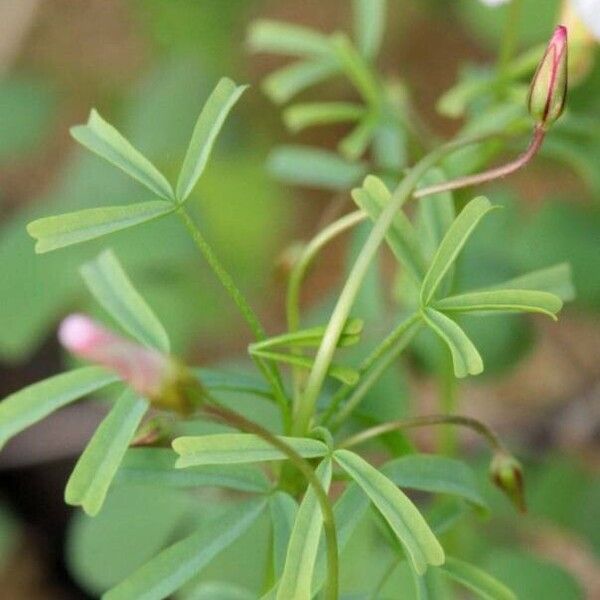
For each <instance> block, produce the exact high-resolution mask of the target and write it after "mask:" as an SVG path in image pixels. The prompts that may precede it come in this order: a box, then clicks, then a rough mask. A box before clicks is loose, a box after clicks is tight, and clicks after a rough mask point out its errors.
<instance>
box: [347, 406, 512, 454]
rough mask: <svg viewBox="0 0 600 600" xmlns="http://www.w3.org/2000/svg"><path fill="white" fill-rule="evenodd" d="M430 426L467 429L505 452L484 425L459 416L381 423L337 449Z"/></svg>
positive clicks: (496, 448)
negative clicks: (385, 435)
mask: <svg viewBox="0 0 600 600" xmlns="http://www.w3.org/2000/svg"><path fill="white" fill-rule="evenodd" d="M430 425H460V426H462V427H468V428H469V429H472V430H473V431H475V432H476V433H478V434H479V435H481V436H482V437H483V438H485V440H486V441H487V443H488V444H489V446H490V447H491V448H492V449H493V450H494V451H505V448H504V444H503V443H502V441H501V440H500V438H499V437H498V435H497V434H496V433H495V432H494V431H493V430H492V429H490V428H489V427H488V426H487V425H486V424H485V423H482V422H481V421H478V420H477V419H474V418H472V417H465V416H461V415H426V416H423V417H412V418H408V419H400V420H398V421H390V422H389V423H382V424H381V425H376V426H375V427H371V428H370V429H365V430H364V431H361V432H360V433H357V434H356V435H353V436H350V437H349V438H346V439H345V440H344V441H343V442H342V443H341V444H340V445H339V448H350V447H352V446H356V445H358V444H362V443H364V442H366V441H368V440H371V439H373V438H376V437H379V436H380V435H383V434H384V433H389V432H391V431H397V430H398V429H410V428H414V427H428V426H430Z"/></svg>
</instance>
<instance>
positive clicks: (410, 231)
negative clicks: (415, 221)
mask: <svg viewBox="0 0 600 600" xmlns="http://www.w3.org/2000/svg"><path fill="white" fill-rule="evenodd" d="M352 198H353V199H354V201H355V202H356V204H357V206H359V207H360V208H362V209H363V210H364V211H365V212H366V213H367V214H368V215H369V218H370V219H371V220H372V221H376V220H377V219H378V218H379V215H380V214H381V212H382V211H383V209H384V208H385V206H386V205H387V204H388V203H389V201H390V199H391V193H390V191H389V190H388V189H387V187H386V185H385V184H384V183H383V181H381V179H379V178H377V177H374V176H373V175H369V176H368V177H367V178H366V179H365V181H364V183H363V186H362V187H361V188H358V189H354V190H352ZM386 241H387V243H388V244H389V246H390V249H391V250H392V252H393V254H394V256H395V257H396V258H397V259H398V261H399V262H400V263H401V264H402V266H403V267H404V268H405V269H407V271H408V272H409V273H410V275H411V276H412V277H413V278H414V279H415V280H416V281H420V280H421V279H422V278H423V276H424V275H425V260H424V258H423V255H422V253H421V249H420V246H419V239H418V235H417V232H416V230H415V228H414V227H413V225H412V223H411V222H410V221H409V219H408V217H407V216H406V214H405V213H404V212H403V211H402V210H399V211H398V213H397V214H396V216H395V217H394V221H393V222H392V226H391V227H390V229H389V231H388V233H387V235H386Z"/></svg>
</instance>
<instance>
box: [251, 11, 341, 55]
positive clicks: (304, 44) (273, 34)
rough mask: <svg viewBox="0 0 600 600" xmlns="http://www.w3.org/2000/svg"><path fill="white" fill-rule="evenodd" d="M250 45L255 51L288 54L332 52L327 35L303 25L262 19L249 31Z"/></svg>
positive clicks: (324, 53) (322, 53)
mask: <svg viewBox="0 0 600 600" xmlns="http://www.w3.org/2000/svg"><path fill="white" fill-rule="evenodd" d="M248 45H249V46H250V49H251V50H252V51H253V52H269V53H273V54H284V55H286V56H301V57H306V56H308V57H323V56H327V55H328V54H330V53H331V49H330V47H329V41H328V39H327V36H325V35H323V34H322V33H319V32H318V31H315V30H314V29H309V28H308V27H302V26H301V25H292V24H290V23H283V22H281V21H270V20H267V19H260V20H258V21H254V23H252V25H251V26H250V29H249V31H248Z"/></svg>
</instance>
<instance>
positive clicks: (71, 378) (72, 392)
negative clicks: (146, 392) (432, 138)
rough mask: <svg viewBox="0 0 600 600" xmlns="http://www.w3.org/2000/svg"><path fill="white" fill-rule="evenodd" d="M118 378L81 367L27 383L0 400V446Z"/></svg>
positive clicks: (92, 368)
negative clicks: (27, 384) (31, 383)
mask: <svg viewBox="0 0 600 600" xmlns="http://www.w3.org/2000/svg"><path fill="white" fill-rule="evenodd" d="M115 381H118V378H117V377H116V376H115V375H113V374H112V373H108V372H107V371H105V370H104V369H101V368H100V367H83V368H81V369H75V370H74V371H69V372H67V373H61V374H60V375H55V376H54V377H50V378H48V379H45V380H44V381H40V382H38V383H34V384H33V385H29V386H27V387H25V388H23V389H22V390H20V391H18V392H15V393H14V394H11V395H10V396H7V397H6V398H5V399H4V400H2V402H0V448H2V446H4V444H5V443H6V442H7V441H8V440H9V439H10V438H11V437H13V436H14V435H16V434H17V433H19V432H21V431H23V429H25V428H27V427H29V426H30V425H33V424H34V423H37V422H38V421H41V420H42V419H43V418H44V417H47V416H48V415H49V414H51V413H53V412H54V411H55V410H58V409H59V408H61V407H63V406H66V405H67V404H69V403H70V402H73V401H75V400H77V399H79V398H81V397H83V396H86V395H87V394H91V393H92V392H95V391H97V390H99V389H101V388H103V387H106V386H107V385H109V384H111V383H114V382H115Z"/></svg>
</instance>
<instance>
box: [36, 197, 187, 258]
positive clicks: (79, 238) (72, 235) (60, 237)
mask: <svg viewBox="0 0 600 600" xmlns="http://www.w3.org/2000/svg"><path fill="white" fill-rule="evenodd" d="M174 210H175V207H174V205H173V204H172V203H171V202H164V201H163V200H156V201H152V202H140V203H139V204H124V205H123V206H103V207H99V208H88V209H85V210H79V211H77V212H72V213H65V214H63V215H57V216H54V217H44V218H42V219H37V220H36V221H32V222H31V223H29V225H27V233H29V235H30V236H31V237H33V238H35V239H36V240H37V243H36V245H35V251H36V252H37V253H38V254H43V253H44V252H50V250H56V249H57V248H64V247H65V246H71V245H72V244H79V243H81V242H87V241H88V240H93V239H95V238H98V237H102V236H103V235H108V234H109V233H113V232H115V231H120V230H121V229H127V228H128V227H133V226H135V225H140V224H141V223H146V222H147V221H152V220H154V219H158V218H159V217H164V216H165V215H168V214H169V213H172V212H173V211H174Z"/></svg>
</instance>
